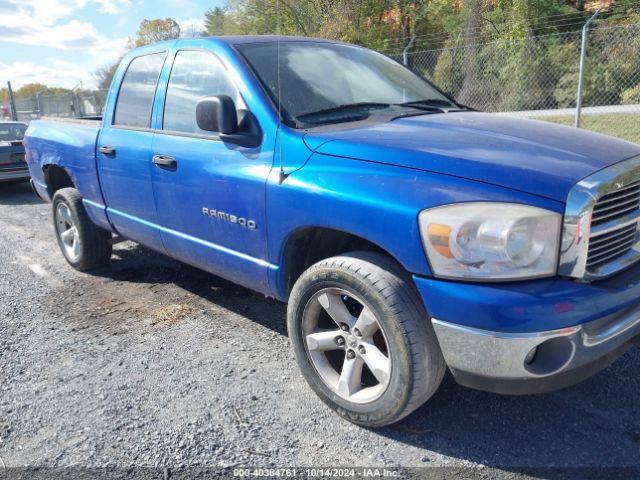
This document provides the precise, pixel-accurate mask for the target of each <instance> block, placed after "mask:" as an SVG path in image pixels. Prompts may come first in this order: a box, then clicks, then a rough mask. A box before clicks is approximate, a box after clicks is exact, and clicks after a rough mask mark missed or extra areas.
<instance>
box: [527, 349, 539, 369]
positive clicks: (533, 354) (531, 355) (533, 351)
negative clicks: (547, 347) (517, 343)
mask: <svg viewBox="0 0 640 480" xmlns="http://www.w3.org/2000/svg"><path fill="white" fill-rule="evenodd" d="M537 354H538V347H533V348H532V349H531V351H530V352H529V353H527V356H526V357H524V364H525V365H531V364H532V363H533V361H534V360H535V359H536V355H537Z"/></svg>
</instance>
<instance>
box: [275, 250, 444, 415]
mask: <svg viewBox="0 0 640 480" xmlns="http://www.w3.org/2000/svg"><path fill="white" fill-rule="evenodd" d="M287 321H288V328H289V335H290V338H291V341H292V344H293V346H294V349H295V353H296V357H297V360H298V363H299V365H300V368H301V370H302V373H303V375H304V376H305V378H306V380H307V382H308V383H309V385H310V386H311V388H313V390H314V391H315V392H316V393H317V394H318V396H319V397H320V398H321V399H322V400H323V401H324V402H325V403H327V404H328V405H329V406H330V407H331V408H333V409H334V410H336V411H337V412H338V413H339V414H340V415H342V416H343V417H345V418H347V419H348V420H350V421H352V422H354V423H357V424H360V425H364V426H371V427H374V426H382V425H388V424H390V423H393V422H396V421H398V420H400V419H402V418H403V417H405V416H406V415H408V414H409V413H411V412H412V411H413V410H415V409H416V408H418V407H419V406H420V405H422V404H423V403H424V402H425V401H426V400H428V399H429V398H430V397H431V396H432V395H433V393H434V392H435V391H436V390H437V388H438V386H439V385H440V383H441V381H442V377H443V375H444V371H445V364H444V359H443V357H442V353H441V352H440V348H439V346H438V343H437V340H436V337H435V333H434V331H433V328H432V327H431V324H430V322H429V318H428V316H427V313H426V312H425V310H424V307H423V306H422V302H421V300H420V298H419V297H418V294H417V292H416V291H415V287H414V286H413V285H412V282H411V280H410V278H408V277H407V274H406V272H405V271H404V270H403V269H402V268H401V267H400V266H399V265H398V264H396V263H395V262H393V261H392V260H391V259H389V258H387V257H385V256H383V255H380V254H376V253H370V252H356V253H352V254H347V255H344V256H340V257H334V258H330V259H327V260H324V261H322V262H319V263H317V264H316V265H314V266H312V267H311V268H309V270H307V271H306V272H305V273H303V275H302V276H301V277H300V279H299V280H298V281H297V282H296V284H295V286H294V288H293V291H292V293H291V296H290V301H289V307H288V319H287Z"/></svg>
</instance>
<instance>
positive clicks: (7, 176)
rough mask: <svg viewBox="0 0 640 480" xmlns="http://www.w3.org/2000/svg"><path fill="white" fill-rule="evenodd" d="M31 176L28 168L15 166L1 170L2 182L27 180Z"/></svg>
mask: <svg viewBox="0 0 640 480" xmlns="http://www.w3.org/2000/svg"><path fill="white" fill-rule="evenodd" d="M29 177H30V175H29V169H28V168H26V167H25V168H15V169H13V168H12V169H7V170H0V182H10V181H13V180H27V179H28V178H29Z"/></svg>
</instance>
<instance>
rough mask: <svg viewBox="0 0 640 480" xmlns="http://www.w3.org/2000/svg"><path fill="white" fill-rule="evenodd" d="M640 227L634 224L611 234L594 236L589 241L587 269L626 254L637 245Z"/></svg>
mask: <svg viewBox="0 0 640 480" xmlns="http://www.w3.org/2000/svg"><path fill="white" fill-rule="evenodd" d="M637 233H638V225H637V224H636V223H633V224H632V225H629V226H627V227H622V228H619V229H616V230H612V231H610V232H607V233H604V234H602V235H598V236H596V237H594V236H592V237H591V240H590V241H589V253H588V255H587V269H592V268H595V267H598V266H601V265H604V264H606V263H608V262H611V261H613V260H615V259H616V258H619V257H621V256H623V255H624V254H626V253H627V252H628V251H629V250H630V249H631V247H633V245H634V244H635V243H636V237H637Z"/></svg>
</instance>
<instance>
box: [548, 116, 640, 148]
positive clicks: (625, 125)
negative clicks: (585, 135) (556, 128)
mask: <svg viewBox="0 0 640 480" xmlns="http://www.w3.org/2000/svg"><path fill="white" fill-rule="evenodd" d="M537 120H544V121H547V122H554V123H560V124H562V125H570V126H573V123H574V121H575V119H574V117H572V116H558V117H540V118H538V119H537ZM580 126H581V127H582V128H585V129H587V130H593V131H594V132H598V133H603V134H605V135H611V136H612V137H618V138H622V139H624V140H628V141H630V142H635V143H640V115H638V114H637V113H613V114H604V115H594V114H591V115H583V116H582V122H581V125H580Z"/></svg>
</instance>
